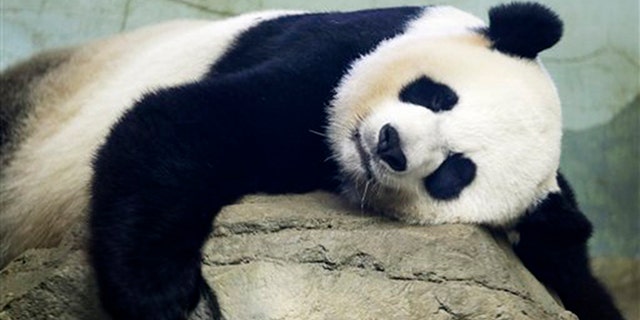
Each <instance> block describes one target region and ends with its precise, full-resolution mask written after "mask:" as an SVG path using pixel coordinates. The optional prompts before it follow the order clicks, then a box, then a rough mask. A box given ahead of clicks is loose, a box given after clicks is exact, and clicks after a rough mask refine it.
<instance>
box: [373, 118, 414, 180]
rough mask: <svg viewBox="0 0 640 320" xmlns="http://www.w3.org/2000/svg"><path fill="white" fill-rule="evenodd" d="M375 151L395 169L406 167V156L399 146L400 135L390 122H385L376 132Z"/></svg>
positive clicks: (400, 169) (399, 169) (404, 168)
mask: <svg viewBox="0 0 640 320" xmlns="http://www.w3.org/2000/svg"><path fill="white" fill-rule="evenodd" d="M376 153H377V154H378V156H379V157H380V159H382V161H384V162H386V163H387V164H388V165H389V167H391V169H393V170H395V171H404V170H406V169H407V158H405V156H404V153H402V149H401V148H400V135H399V134H398V130H396V129H395V128H394V127H393V126H391V125H390V124H388V123H387V124H385V125H384V126H383V127H382V129H380V133H379V134H378V147H377V149H376Z"/></svg>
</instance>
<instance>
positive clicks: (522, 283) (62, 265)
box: [0, 193, 575, 320]
mask: <svg viewBox="0 0 640 320" xmlns="http://www.w3.org/2000/svg"><path fill="white" fill-rule="evenodd" d="M85 236H86V232H85V231H84V229H83V228H82V226H79V227H77V228H75V229H73V230H72V231H70V233H69V235H68V236H67V237H66V238H65V240H64V241H63V243H62V244H61V245H60V246H59V247H56V248H51V249H36V250H30V251H28V252H27V253H25V254H24V255H23V256H21V257H20V258H18V259H16V260H15V261H13V262H12V263H11V264H10V265H9V266H8V267H7V268H5V269H4V270H2V271H1V272H0V319H2V320H5V319H6V320H8V319H12V320H18V319H54V318H55V319H105V316H104V314H103V313H102V312H101V311H100V308H99V307H98V303H97V302H96V298H95V296H96V295H95V285H94V282H93V279H92V277H91V272H90V269H89V268H88V266H87V263H86V257H85V253H84V250H83V245H82V243H83V241H82V240H83V239H85ZM203 261H204V266H203V272H204V274H205V276H206V278H207V279H208V280H210V282H211V283H212V284H213V287H214V289H215V290H216V293H217V295H218V298H219V300H220V303H221V306H222V308H223V312H224V313H225V315H226V316H227V318H228V319H310V320H312V319H462V318H464V319H503V320H505V319H536V320H537V319H575V316H573V314H571V313H570V312H568V311H565V310H564V309H563V308H562V307H561V306H560V305H559V304H558V303H557V302H556V301H555V300H554V299H553V298H552V297H551V296H550V295H549V294H548V292H547V291H546V290H545V288H544V287H543V286H542V285H541V284H540V283H538V282H537V281H536V280H535V278H534V277H533V276H532V275H531V274H530V273H529V272H528V271H527V270H526V269H525V268H524V267H523V266H522V265H521V264H520V262H519V260H518V259H517V258H516V257H515V256H514V254H513V253H512V251H511V250H510V247H509V245H508V244H507V243H506V242H505V240H504V239H503V238H502V237H501V236H500V235H495V234H492V233H491V232H488V231H486V230H484V229H482V228H480V227H476V226H467V225H444V226H426V227H425V226H408V225H404V224H402V223H399V222H394V221H389V220H387V219H385V218H383V217H376V216H368V215H366V214H364V213H361V212H358V211H350V210H348V209H346V208H345V206H344V205H343V204H341V203H340V201H339V200H338V199H337V198H336V197H334V196H332V195H329V194H325V193H311V194H306V195H296V196H250V197H247V198H245V199H244V200H243V201H242V202H241V203H239V204H235V205H231V206H228V207H226V208H225V209H224V210H223V212H222V213H221V214H220V216H219V217H218V219H217V222H216V228H215V231H214V236H213V237H212V238H211V240H210V241H209V242H208V243H207V245H206V246H205V249H204V260H203Z"/></svg>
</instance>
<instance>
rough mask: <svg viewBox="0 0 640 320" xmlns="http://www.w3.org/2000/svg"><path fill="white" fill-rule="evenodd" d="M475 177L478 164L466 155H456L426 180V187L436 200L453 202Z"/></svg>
mask: <svg viewBox="0 0 640 320" xmlns="http://www.w3.org/2000/svg"><path fill="white" fill-rule="evenodd" d="M475 177H476V164H475V163H474V162H473V161H472V160H471V159H469V158H466V157H465V156H464V155H462V154H460V153H455V154H452V155H450V156H448V157H447V159H445V160H444V162H443V163H442V164H441V165H440V167H438V169H436V171H434V172H433V173H432V174H430V175H429V176H428V177H426V178H425V179H424V186H425V189H426V190H427V192H428V193H429V195H430V196H431V197H433V198H434V199H438V200H451V199H455V198H457V197H458V196H459V195H460V192H462V190H463V189H464V188H465V187H467V186H468V185H469V184H471V182H473V179H474V178H475Z"/></svg>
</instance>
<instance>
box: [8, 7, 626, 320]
mask: <svg viewBox="0 0 640 320" xmlns="http://www.w3.org/2000/svg"><path fill="white" fill-rule="evenodd" d="M490 20H491V22H490V25H489V26H487V25H486V24H485V23H484V22H482V21H481V20H480V19H478V18H475V17H473V16H471V15H469V14H467V13H464V12H462V11H459V10H457V9H454V8H451V7H440V6H436V7H426V8H424V7H402V8H388V9H376V10H364V11H356V12H347V13H339V12H335V13H301V12H293V11H291V12H288V11H274V12H265V13H258V14H251V15H245V16H240V17H238V18H233V19H229V20H225V21H222V22H214V23H211V22H205V21H182V22H174V23H170V24H165V25H160V26H157V27H150V28H145V29H141V30H139V31H136V32H133V33H130V34H126V35H122V36H118V37H115V38H110V39H105V40H101V41H98V42H95V43H93V44H90V45H88V46H84V47H78V48H75V49H69V50H66V51H60V52H58V53H57V54H54V55H51V56H43V57H41V58H40V60H41V65H42V66H43V67H41V68H38V67H33V66H32V65H30V64H28V63H27V64H26V65H23V66H18V67H16V68H15V69H13V70H9V71H7V72H5V73H4V74H3V78H2V81H3V84H4V83H11V84H14V85H13V87H15V88H13V89H14V90H12V91H11V92H3V93H2V97H3V98H2V99H3V100H5V99H7V101H12V103H11V104H9V105H11V106H12V107H10V108H9V107H7V108H6V109H5V107H3V110H2V114H3V119H10V120H9V121H6V126H5V129H3V130H2V134H3V136H2V143H3V145H2V161H3V169H2V175H1V176H0V179H2V186H1V187H0V209H2V210H1V212H2V213H1V216H0V219H2V224H0V237H1V239H2V242H3V248H2V251H1V252H2V255H1V258H2V261H0V262H1V263H3V264H4V263H6V262H7V261H8V260H9V259H11V258H13V257H14V256H15V255H17V254H19V253H20V252H21V251H23V250H25V249H27V248H29V247H34V246H46V245H49V244H53V243H55V242H56V241H58V239H59V237H60V234H61V233H62V231H63V230H64V229H65V228H66V226H68V225H69V224H70V223H71V221H73V220H76V219H78V218H81V217H82V216H83V215H84V213H85V212H89V213H90V214H89V225H90V230H91V240H90V249H91V250H90V251H91V252H90V255H91V261H92V264H93V267H94V269H95V271H96V277H97V280H98V284H99V289H100V295H101V299H102V303H103V306H104V308H105V310H106V311H107V312H109V313H110V314H111V315H112V316H114V317H115V318H118V319H181V318H186V317H187V316H188V315H189V314H191V316H192V318H197V317H201V316H202V315H205V316H206V317H211V318H216V319H217V318H219V317H220V316H221V315H220V314H219V307H218V305H217V301H216V298H215V295H214V294H213V293H212V292H211V290H210V289H209V287H208V285H207V283H206V282H205V281H204V279H203V278H202V275H201V272H200V259H201V257H200V248H201V246H202V244H203V242H204V241H205V239H206V238H207V236H208V235H209V233H210V231H211V221H212V220H213V218H214V216H215V214H216V213H217V212H218V211H219V210H220V209H221V208H222V207H223V206H224V205H227V204H230V203H232V202H234V201H236V200H237V199H238V198H239V197H241V196H243V195H245V194H248V193H255V192H264V193H291V192H295V193H299V192H307V191H311V190H315V189H326V190H330V191H334V192H340V193H342V194H343V195H344V196H345V197H346V198H347V199H350V200H351V201H353V202H354V203H356V204H360V205H363V206H366V207H368V208H370V209H372V210H377V211H381V212H384V213H386V214H389V215H392V216H395V217H396V218H398V219H401V220H404V221H407V222H410V223H422V224H433V223H458V222H462V223H480V224H487V225H492V226H497V227H510V228H515V230H516V231H518V232H520V237H521V239H520V243H519V244H518V245H517V246H516V248H515V249H516V252H518V253H519V254H520V255H521V257H522V258H523V261H524V262H525V265H527V266H528V267H529V265H531V266H533V268H530V269H531V270H532V272H533V273H534V275H536V276H537V277H539V278H540V279H541V280H542V281H543V282H545V284H547V285H549V286H550V287H551V288H552V289H554V290H556V291H558V292H559V295H560V296H561V298H562V299H563V301H565V303H566V304H567V307H568V308H569V309H570V310H572V311H574V312H577V313H578V314H579V315H580V316H581V317H583V316H586V315H589V314H591V313H593V312H592V311H593V310H595V308H594V307H593V306H592V305H591V304H590V303H585V301H584V300H580V299H578V300H577V301H573V300H572V295H573V291H572V290H573V288H575V287H577V286H581V285H582V286H585V285H586V286H587V287H588V288H590V289H593V290H591V292H594V293H593V294H592V295H591V296H588V295H587V298H588V299H591V300H589V301H604V302H602V303H598V305H599V306H603V307H602V310H598V311H597V313H595V314H596V315H598V316H601V315H606V317H608V318H612V319H613V318H615V317H611V315H614V316H615V315H616V311H615V307H613V305H612V303H611V301H610V298H608V296H607V294H606V292H605V291H604V290H603V289H602V288H601V287H600V286H599V284H598V283H597V281H596V280H595V279H593V277H592V276H591V275H590V272H589V270H588V265H587V264H586V263H584V261H582V260H583V258H584V257H586V249H585V242H586V239H587V238H588V236H589V234H590V232H591V229H590V228H591V227H590V224H589V223H588V221H586V220H585V219H584V216H583V215H582V214H581V213H580V212H579V211H577V205H576V204H575V201H574V199H573V196H572V195H570V190H569V188H568V185H566V183H564V180H563V179H562V178H561V177H558V176H557V169H558V162H559V154H560V135H561V116H560V102H559V99H558V97H557V93H556V91H555V87H554V85H553V82H552V81H551V79H550V78H549V76H548V75H547V73H546V71H545V70H544V68H543V67H542V65H541V64H540V63H539V61H538V60H537V59H536V56H537V53H538V52H540V51H542V50H544V49H547V48H548V47H550V46H552V45H553V44H555V42H557V41H558V39H559V37H560V33H561V23H560V21H559V20H558V19H557V17H556V16H555V14H553V13H552V12H550V11H549V10H548V9H546V8H544V7H542V6H539V5H535V4H513V5H506V6H499V7H496V8H494V9H492V11H491V12H490ZM514 21H515V22H514ZM36 60H37V59H36ZM36 60H33V61H36ZM29 68H32V69H33V70H34V72H32V74H34V76H32V77H30V78H29V79H28V80H27V81H23V82H19V81H17V80H16V79H18V80H19V79H21V77H22V75H23V74H24V73H25V72H24V70H29ZM16 83H18V84H16ZM3 87H4V85H3ZM15 92H22V93H20V94H15ZM5 97H9V98H10V99H9V98H5ZM3 121H4V120H3ZM3 125H5V123H3ZM7 128H8V129H7ZM4 164H6V166H4ZM574 209H575V210H574ZM548 216H549V217H548ZM550 218H553V219H556V220H558V221H557V223H556V222H554V223H552V224H551V225H549V224H547V223H545V222H546V220H548V219H550ZM553 219H552V220H553ZM531 226H535V228H534V227H531ZM565 227H566V230H565V229H564V228H565ZM555 228H558V229H555ZM567 230H568V232H567ZM547 234H553V235H554V237H553V239H556V238H557V236H558V235H560V236H561V238H562V241H561V243H559V244H556V243H553V242H552V241H550V240H549V239H547V238H546V235H547ZM32 235H36V236H32ZM563 237H566V239H564V238H563ZM576 239H577V240H576ZM574 242H575V243H576V244H577V247H573V246H572V247H570V248H568V249H567V248H565V247H564V245H565V243H569V244H571V245H573V244H574ZM5 243H6V245H4V244H5ZM541 244H545V246H541ZM556 245H559V246H558V248H555V247H553V246H556ZM523 248H526V250H525V249H523ZM564 251H567V252H568V253H569V254H568V255H567V256H566V258H565V257H564V256H562V258H560V255H558V254H557V252H561V253H563V252H564ZM549 257H554V259H555V260H554V265H553V266H550V265H549V264H547V263H545V262H541V261H544V260H545V259H548V258H549ZM581 259H582V260H581ZM576 260H577V261H579V263H575V261H576ZM574 264H575V266H574ZM158 265H161V266H162V267H161V268H159V267H157V266H158ZM558 266H565V267H567V268H569V269H571V270H569V271H568V272H567V273H566V277H564V276H563V277H562V279H557V278H556V277H555V276H554V274H553V271H554V270H556V269H555V268H557V267H558ZM573 269H575V270H573ZM585 270H586V274H585ZM603 299H604V300H603ZM567 301H568V302H569V303H567ZM583 309H584V310H583ZM585 310H586V311H585Z"/></svg>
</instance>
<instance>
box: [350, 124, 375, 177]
mask: <svg viewBox="0 0 640 320" xmlns="http://www.w3.org/2000/svg"><path fill="white" fill-rule="evenodd" d="M351 140H352V141H353V143H354V144H355V146H356V150H357V152H358V156H359V158H360V165H361V166H362V168H363V169H364V171H365V173H366V176H365V179H366V180H367V181H370V180H372V179H374V178H375V176H374V174H373V170H372V168H371V160H372V157H371V155H370V154H369V152H367V150H365V147H364V145H363V143H362V136H361V135H360V130H357V129H356V130H355V132H354V133H353V135H352V138H351Z"/></svg>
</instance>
